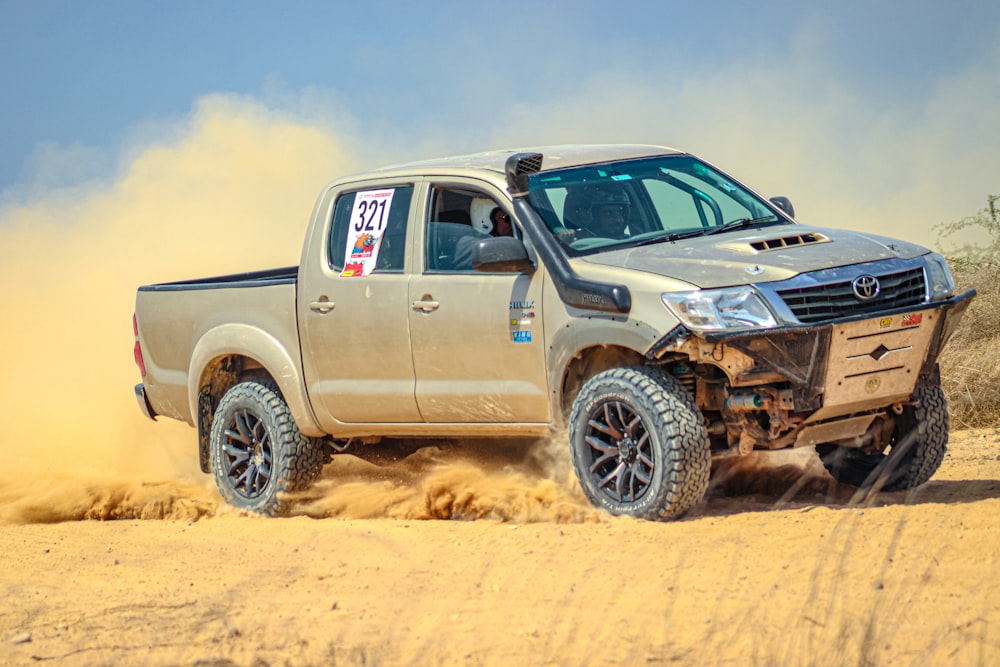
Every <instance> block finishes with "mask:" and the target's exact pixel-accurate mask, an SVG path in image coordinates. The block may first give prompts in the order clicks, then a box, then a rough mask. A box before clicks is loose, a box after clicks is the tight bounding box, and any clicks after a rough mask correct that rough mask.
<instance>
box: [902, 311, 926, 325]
mask: <svg viewBox="0 0 1000 667" xmlns="http://www.w3.org/2000/svg"><path fill="white" fill-rule="evenodd" d="M923 319H924V314H923V313H910V314H909V315H903V326H904V327H915V326H917V325H918V324H920V322H921V321H922V320H923Z"/></svg>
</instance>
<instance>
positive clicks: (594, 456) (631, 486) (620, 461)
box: [569, 366, 711, 520]
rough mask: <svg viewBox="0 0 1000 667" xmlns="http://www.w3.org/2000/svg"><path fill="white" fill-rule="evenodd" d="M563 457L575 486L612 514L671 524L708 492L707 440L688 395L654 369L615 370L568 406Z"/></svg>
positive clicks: (592, 381)
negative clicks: (569, 456) (570, 464)
mask: <svg viewBox="0 0 1000 667" xmlns="http://www.w3.org/2000/svg"><path fill="white" fill-rule="evenodd" d="M569 441H570V450H571V454H572V457H573V467H574V468H575V470H576V474H577V477H578V478H579V480H580V486H581V487H583V491H584V493H585V494H586V495H587V497H588V498H589V499H590V501H591V502H592V503H593V504H594V505H595V506H597V507H600V508H603V509H605V510H607V511H608V512H611V513H612V514H619V515H627V516H633V517H637V518H642V519H654V520H656V519H675V518H677V517H680V516H681V515H683V514H684V513H685V512H687V511H688V510H690V509H691V508H692V507H693V506H694V505H696V504H697V503H698V502H699V501H700V500H701V499H702V498H703V497H704V495H705V491H706V490H707V489H708V478H709V473H710V471H711V452H710V449H709V442H708V432H707V431H706V429H705V424H704V420H703V418H702V415H701V413H700V412H699V411H698V409H697V407H696V406H695V403H694V400H693V398H692V397H691V395H690V393H688V392H687V390H686V389H684V387H683V385H681V383H680V382H678V381H677V380H676V379H675V378H673V377H672V376H670V375H668V374H666V373H664V372H663V371H662V370H660V369H655V368H648V367H644V366H635V367H627V368H615V369H612V370H609V371H605V372H603V373H599V374H598V375H595V376H594V377H592V378H591V379H590V380H588V381H587V382H586V383H585V384H584V385H583V388H582V389H581V390H580V393H579V395H578V396H577V397H576V400H575V401H574V403H573V410H572V412H571V414H570V421H569Z"/></svg>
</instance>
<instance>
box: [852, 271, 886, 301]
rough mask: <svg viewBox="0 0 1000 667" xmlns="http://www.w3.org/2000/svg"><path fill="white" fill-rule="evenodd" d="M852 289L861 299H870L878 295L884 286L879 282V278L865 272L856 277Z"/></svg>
mask: <svg viewBox="0 0 1000 667" xmlns="http://www.w3.org/2000/svg"><path fill="white" fill-rule="evenodd" d="M851 290H852V291H853V292H854V296H856V297H858V299H859V300H861V301H870V300H872V299H874V298H875V297H877V296H878V293H879V292H880V291H882V286H881V285H879V284H878V278H876V277H875V276H870V275H867V274H865V275H863V276H858V277H857V278H855V279H854V281H853V282H852V283H851Z"/></svg>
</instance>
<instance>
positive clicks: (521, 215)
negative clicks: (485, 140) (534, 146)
mask: <svg viewBox="0 0 1000 667" xmlns="http://www.w3.org/2000/svg"><path fill="white" fill-rule="evenodd" d="M541 169H542V154H541V153H515V154H514V155H511V156H510V157H509V158H507V162H506V163H505V164H504V172H505V173H506V175H507V187H508V188H509V189H510V194H511V196H512V197H513V200H514V213H515V214H516V215H517V218H518V220H520V221H521V222H522V223H523V224H524V231H525V233H526V234H527V235H528V238H529V239H531V243H532V245H534V246H535V250H536V251H537V252H538V254H539V255H540V256H541V258H542V261H543V262H545V266H546V267H547V268H548V270H549V274H550V275H551V276H552V282H553V283H554V284H555V286H556V291H557V292H558V293H559V298H560V299H562V302H563V303H565V304H566V305H567V306H572V307H574V308H583V309H586V310H600V311H603V312H606V313H627V312H629V311H630V310H631V309H632V295H631V293H629V291H628V287H626V286H625V285H612V284H610V283H599V282H595V281H593V280H586V279H585V278H581V277H580V276H578V275H577V273H576V271H574V270H573V267H572V266H570V265H569V260H568V259H567V258H566V253H564V252H563V250H562V248H560V247H559V242H558V241H556V239H555V237H554V236H553V235H552V234H551V233H550V232H549V229H548V227H546V226H545V222H543V221H542V219H541V217H539V215H538V212H537V211H535V209H534V207H532V205H531V203H530V202H529V201H528V178H529V177H530V176H531V175H532V174H535V173H537V172H539V171H541Z"/></svg>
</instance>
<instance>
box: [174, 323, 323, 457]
mask: <svg viewBox="0 0 1000 667" xmlns="http://www.w3.org/2000/svg"><path fill="white" fill-rule="evenodd" d="M252 379H270V380H272V381H273V382H274V384H275V385H276V386H277V387H278V390H279V391H280V392H281V396H282V398H283V400H284V401H285V403H286V404H287V405H288V409H289V412H291V414H292V418H293V419H294V420H295V423H296V424H297V425H298V427H299V430H300V431H301V432H302V433H303V435H306V436H310V437H322V436H323V435H325V434H324V432H323V430H322V429H321V428H320V426H319V424H318V423H317V421H316V418H315V416H314V415H313V412H312V407H311V406H310V404H309V397H308V395H307V394H306V390H305V385H304V384H303V382H302V376H301V371H300V369H299V364H298V362H297V360H295V359H293V358H292V356H291V354H290V353H289V351H288V350H287V349H285V348H284V347H283V346H282V345H281V344H280V343H279V342H278V340H277V339H275V338H274V337H273V336H271V335H270V334H268V333H267V332H265V331H263V330H261V329H258V328H255V327H252V326H248V325H245V324H236V323H230V324H223V325H221V326H218V327H215V328H214V329H212V330H210V331H208V332H207V333H206V334H205V335H204V336H202V337H201V338H200V339H199V340H198V343H197V344H196V345H195V347H194V350H193V351H192V353H191V364H190V368H189V371H188V404H189V409H190V410H191V415H192V416H193V417H194V420H195V426H196V427H197V429H198V450H199V460H200V462H201V463H202V470H203V471H205V472H208V471H209V470H208V439H209V438H208V435H209V433H210V431H211V417H212V413H213V412H214V409H215V406H216V405H218V403H219V401H220V400H221V399H222V396H223V395H225V393H226V392H227V391H228V390H229V389H230V388H231V387H233V386H234V385H236V384H238V383H239V382H243V381H246V380H252Z"/></svg>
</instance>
